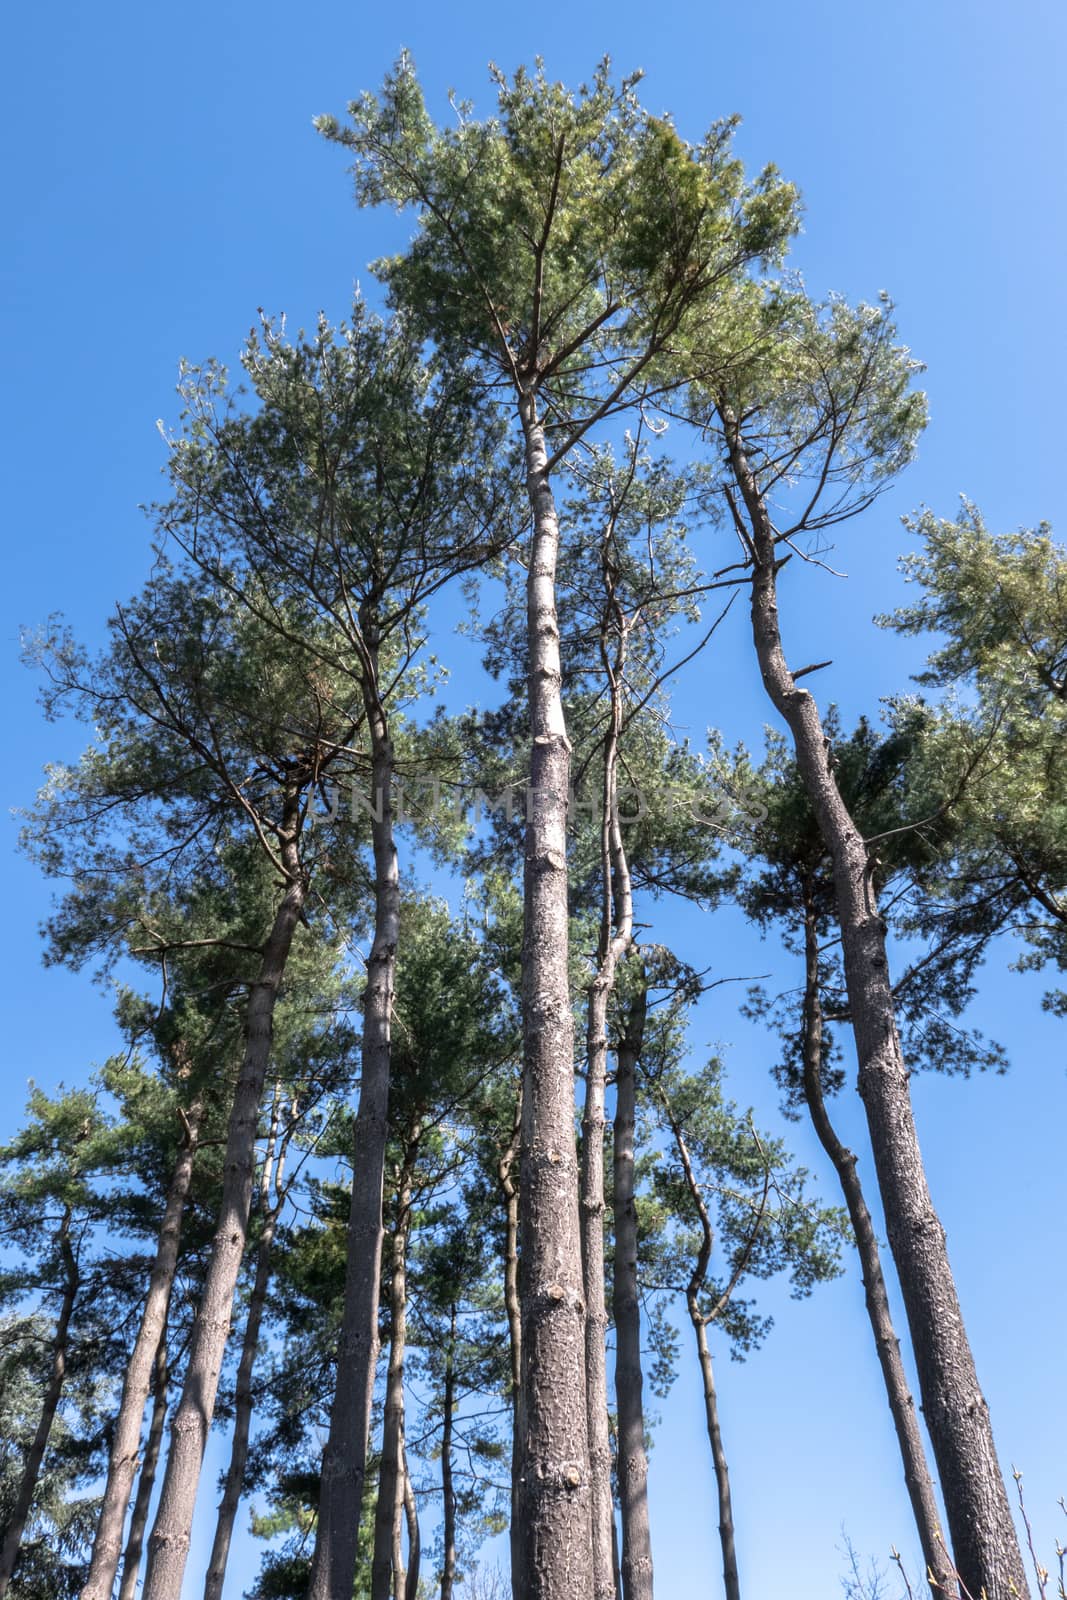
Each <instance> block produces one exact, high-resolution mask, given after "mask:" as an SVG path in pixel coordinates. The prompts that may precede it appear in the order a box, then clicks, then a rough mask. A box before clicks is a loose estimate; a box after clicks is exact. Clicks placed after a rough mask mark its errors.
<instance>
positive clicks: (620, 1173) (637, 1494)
mask: <svg viewBox="0 0 1067 1600" xmlns="http://www.w3.org/2000/svg"><path fill="white" fill-rule="evenodd" d="M646 1005H647V1001H646V994H645V987H644V984H643V983H642V984H641V986H640V988H639V989H638V992H637V994H636V995H635V996H634V999H633V1001H632V1003H631V1007H630V1015H629V1018H628V1023H627V1028H626V1032H625V1033H624V1034H623V1036H622V1038H621V1039H620V1040H619V1045H618V1050H617V1052H616V1072H615V1141H614V1152H615V1165H614V1190H615V1277H614V1283H613V1285H612V1289H613V1295H612V1309H613V1311H614V1316H615V1405H616V1410H617V1412H618V1418H619V1446H618V1457H617V1461H616V1468H615V1470H616V1474H617V1477H618V1483H619V1504H620V1507H621V1511H622V1561H621V1576H622V1590H623V1595H624V1596H625V1600H652V1535H651V1529H650V1527H649V1521H648V1457H647V1456H646V1454H645V1413H644V1399H643V1387H644V1378H643V1374H642V1371H641V1302H640V1298H639V1295H638V1288H637V1207H636V1203H635V1183H634V1132H635V1125H636V1121H637V1082H636V1080H637V1061H638V1058H639V1056H640V1054H641V1047H642V1044H643V1041H644V1030H645V1015H646Z"/></svg>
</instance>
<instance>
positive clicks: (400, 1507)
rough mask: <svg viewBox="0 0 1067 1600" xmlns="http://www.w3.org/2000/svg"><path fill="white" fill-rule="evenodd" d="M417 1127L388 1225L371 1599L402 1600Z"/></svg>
mask: <svg viewBox="0 0 1067 1600" xmlns="http://www.w3.org/2000/svg"><path fill="white" fill-rule="evenodd" d="M418 1143H419V1130H418V1129H417V1128H416V1129H415V1130H414V1132H413V1134H412V1137H411V1139H410V1140H409V1142H408V1145H407V1148H406V1150H405V1152H404V1162H403V1165H402V1167H401V1169H400V1172H399V1174H398V1176H397V1194H396V1226H395V1228H394V1229H393V1240H392V1246H393V1248H392V1262H391V1269H392V1270H391V1274H390V1285H389V1302H390V1320H391V1329H390V1336H389V1367H388V1372H387V1375H386V1380H385V1415H384V1418H383V1423H382V1461H381V1466H380V1468H379V1470H378V1504H377V1507H376V1509H375V1515H374V1554H373V1558H372V1561H371V1600H389V1597H390V1595H391V1594H392V1595H394V1596H395V1597H396V1600H403V1593H404V1567H403V1562H402V1561H401V1560H398V1553H399V1550H398V1547H399V1544H400V1529H401V1524H402V1520H403V1513H404V1472H403V1462H404V1358H405V1354H406V1350H407V1248H408V1229H409V1226H410V1222H411V1177H412V1171H413V1168H414V1164H415V1158H416V1154H417V1151H418Z"/></svg>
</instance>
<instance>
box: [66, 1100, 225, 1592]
mask: <svg viewBox="0 0 1067 1600" xmlns="http://www.w3.org/2000/svg"><path fill="white" fill-rule="evenodd" d="M203 1110H204V1100H203V1096H202V1095H201V1094H198V1095H196V1097H195V1098H194V1099H193V1101H192V1104H191V1105H190V1106H189V1109H188V1111H186V1112H182V1113H180V1115H181V1118H182V1142H181V1145H180V1147H179V1151H178V1159H177V1161H176V1162H175V1165H174V1171H173V1173H172V1175H171V1180H170V1187H169V1189H168V1190H167V1198H166V1202H165V1204H164V1207H163V1221H162V1223H161V1224H160V1229H159V1238H158V1242H157V1244H156V1257H155V1260H154V1262H153V1263H152V1272H151V1275H150V1277H149V1280H148V1295H147V1297H146V1299H145V1303H144V1310H143V1311H142V1313H141V1325H140V1327H139V1328H138V1330H137V1338H136V1339H135V1340H134V1345H133V1350H132V1352H131V1353H130V1360H129V1364H128V1366H127V1368H126V1376H125V1379H124V1380H123V1385H122V1400H121V1402H120V1404H119V1411H118V1416H117V1417H116V1418H115V1428H114V1433H113V1435H112V1440H111V1454H110V1457H109V1460H108V1468H107V1483H106V1484H105V1486H104V1498H103V1500H102V1502H101V1505H100V1515H99V1519H98V1521H97V1524H96V1536H95V1538H94V1540H93V1553H92V1559H91V1560H90V1563H89V1572H88V1576H87V1577H86V1580H85V1584H84V1586H83V1588H82V1591H81V1600H111V1591H112V1589H113V1588H114V1584H115V1574H116V1572H117V1571H118V1564H119V1557H120V1556H121V1554H122V1530H123V1526H124V1525H125V1522H126V1508H127V1506H128V1505H129V1501H130V1490H131V1488H132V1487H133V1480H134V1476H135V1474H136V1472H137V1458H138V1455H139V1453H140V1448H141V1425H142V1423H143V1421H144V1412H145V1405H146V1404H147V1401H148V1392H149V1389H150V1388H151V1385H152V1372H153V1368H157V1376H158V1367H157V1362H158V1353H159V1350H160V1348H161V1345H163V1344H164V1342H165V1339H166V1327H167V1313H168V1310H169V1308H170V1296H171V1289H172V1287H173V1284H174V1273H175V1271H176V1269H177V1265H178V1247H179V1244H180V1242H181V1231H182V1217H183V1216H184V1214H185V1202H186V1199H187V1197H188V1194H189V1185H190V1183H191V1182H192V1176H193V1163H194V1161H195V1159H196V1146H197V1140H198V1138H199V1134H200V1118H201V1116H202V1115H203Z"/></svg>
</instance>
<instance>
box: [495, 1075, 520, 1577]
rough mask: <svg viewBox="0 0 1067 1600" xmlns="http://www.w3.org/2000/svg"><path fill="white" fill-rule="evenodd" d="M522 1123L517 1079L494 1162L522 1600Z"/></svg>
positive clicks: (513, 1539) (515, 1556)
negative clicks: (505, 1134) (500, 1208)
mask: <svg viewBox="0 0 1067 1600" xmlns="http://www.w3.org/2000/svg"><path fill="white" fill-rule="evenodd" d="M521 1123H522V1083H521V1081H520V1083H519V1087H518V1093H517V1094H516V1097H515V1125H514V1128H513V1129H512V1134H511V1138H510V1140H509V1141H508V1144H507V1147H506V1149H505V1150H504V1151H503V1152H502V1154H501V1157H500V1160H499V1162H498V1164H497V1179H498V1181H499V1184H500V1190H501V1193H502V1194H503V1196H504V1310H505V1313H506V1315H507V1319H508V1350H509V1354H510V1357H511V1517H510V1519H509V1523H508V1536H509V1540H510V1545H511V1594H512V1600H525V1587H524V1585H523V1582H522V1552H521V1541H520V1539H519V1513H518V1500H519V1479H520V1477H521V1475H522V1454H521V1441H522V1434H523V1428H522V1311H521V1303H520V1296H519V1186H518V1184H517V1183H516V1181H515V1161H516V1158H517V1157H518V1154H519V1140H520V1136H521V1134H520V1130H521Z"/></svg>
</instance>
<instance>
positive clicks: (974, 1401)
mask: <svg viewBox="0 0 1067 1600" xmlns="http://www.w3.org/2000/svg"><path fill="white" fill-rule="evenodd" d="M723 421H724V428H725V433H726V440H727V446H728V449H729V452H730V460H731V465H732V469H733V473H734V477H735V479H736V482H737V485H738V488H739V489H740V492H741V495H742V498H743V500H744V506H745V510H746V512H747V514H748V523H749V529H750V533H749V535H747V537H750V543H751V548H752V553H753V558H754V569H753V578H752V631H753V638H754V640H755V646H756V654H757V657H758V660H759V666H760V672H761V675H762V677H763V683H764V686H765V688H766V690H767V694H768V696H769V697H770V699H771V701H772V703H773V704H774V706H775V707H776V709H777V710H778V712H779V713H780V715H781V716H782V717H783V719H784V720H785V722H786V724H787V726H788V728H789V731H790V733H791V734H792V737H793V743H794V747H795V750H796V756H797V766H798V768H799V770H800V773H801V776H802V778H803V781H804V785H805V788H806V790H807V793H808V797H809V799H810V801H811V804H812V808H813V810H814V812H815V816H816V819H817V821H818V825H819V829H820V832H821V834H822V837H823V840H824V841H825V843H826V846H827V849H828V850H829V851H830V854H831V856H832V858H833V864H834V887H835V893H836V901H837V917H838V922H839V924H840V928H841V944H842V953H843V957H844V966H845V980H846V985H847V989H848V1000H849V1012H850V1016H851V1019H852V1029H853V1033H854V1035H855V1039H856V1053H857V1055H858V1057H859V1089H860V1095H861V1096H862V1099H863V1104H864V1108H865V1110H866V1113H867V1124H868V1127H869V1129H870V1135H871V1146H872V1150H873V1153H874V1161H875V1168H876V1171H877V1174H878V1186H879V1190H880V1192H881V1196H882V1207H883V1210H884V1213H885V1220H886V1229H887V1232H888V1235H889V1244H890V1248H891V1249H892V1252H893V1259H894V1261H895V1263H896V1268H897V1275H898V1277H899V1279H900V1287H901V1293H902V1295H903V1298H904V1305H905V1308H906V1310H907V1315H908V1324H909V1327H910V1330H911V1339H912V1346H913V1349H914V1351H915V1359H916V1365H917V1368H918V1373H919V1388H920V1392H921V1395H922V1404H923V1411H924V1414H925V1417H926V1424H927V1428H928V1429H929V1433H930V1440H931V1443H932V1445H933V1450H934V1457H935V1459H936V1462H937V1468H938V1473H939V1476H940V1479H941V1491H942V1494H943V1496H944V1501H945V1509H946V1513H947V1517H948V1525H949V1531H950V1534H951V1539H952V1549H953V1554H954V1556H955V1562H956V1567H957V1569H958V1571H959V1574H960V1576H961V1578H962V1580H963V1582H964V1584H965V1585H966V1587H967V1588H968V1589H969V1590H970V1591H971V1592H972V1594H974V1595H976V1596H977V1595H981V1593H982V1591H983V1589H984V1590H985V1592H986V1595H987V1596H988V1600H1009V1597H1011V1596H1012V1595H1018V1596H1026V1595H1028V1594H1029V1586H1028V1584H1027V1580H1026V1573H1025V1569H1024V1566H1023V1561H1022V1555H1021V1552H1020V1548H1019V1541H1018V1538H1017V1535H1016V1532H1015V1527H1014V1524H1013V1521H1012V1515H1011V1508H1010V1506H1009V1504H1008V1496H1007V1492H1006V1489H1005V1486H1004V1479H1003V1476H1002V1474H1001V1471H1000V1464H999V1462H998V1460H997V1453H996V1446H995V1444H994V1442H993V1430H992V1427H991V1426H990V1420H989V1410H988V1407H987V1405H986V1402H985V1400H984V1398H983V1396H982V1392H981V1389H980V1387H979V1384H978V1374H977V1372H976V1370H975V1364H974V1357H973V1355H972V1353H971V1347H970V1344H969V1342H968V1339H967V1333H966V1329H965V1328H964V1324H963V1316H962V1313H961V1311H960V1304H959V1297H958V1295H957V1293H956V1284H955V1280H954V1278H953V1275H952V1268H951V1266H950V1264H949V1259H948V1251H947V1249H946V1245H945V1232H944V1229H943V1227H942V1226H941V1222H940V1219H939V1218H938V1215H937V1212H936V1211H935V1210H934V1206H933V1202H932V1200H931V1198H930V1191H929V1188H928V1187H927V1182H926V1172H925V1169H924V1167H923V1161H922V1154H921V1151H920V1149H919V1139H918V1134H917V1132H916V1128H915V1119H914V1115H913V1112H912V1105H911V1092H910V1089H909V1085H908V1069H907V1066H906V1064H905V1061H904V1055H903V1051H902V1049H901V1044H900V1036H899V1034H898V1032H897V1026H896V1013H895V1007H894V1003H893V994H892V989H891V986H890V980H889V961H888V957H887V953H886V926H885V923H884V921H883V919H882V918H881V916H880V915H879V912H878V906H877V903H876V896H875V890H874V882H873V878H874V870H875V865H876V863H875V862H874V861H873V860H872V859H871V857H870V856H869V853H868V850H867V846H866V844H865V843H864V840H863V837H862V835H861V834H860V832H859V830H858V828H857V827H856V825H855V823H854V822H853V820H852V817H851V816H850V814H849V811H848V808H847V807H846V805H845V803H844V801H843V800H842V798H841V793H840V791H839V789H838V787H837V782H836V780H835V778H834V773H833V765H832V756H831V752H830V750H829V746H828V741H827V739H826V737H825V734H824V732H823V726H822V720H821V718H820V716H819V712H818V708H817V706H816V704H815V701H814V699H813V698H812V696H811V695H810V694H809V693H808V691H807V690H806V689H803V688H799V687H798V686H797V683H796V680H795V679H794V677H793V674H792V673H791V671H790V669H789V667H788V665H787V663H786V658H785V654H784V651H783V648H782V640H781V634H780V631H779V624H778V599H777V567H776V561H777V549H776V543H775V534H774V529H773V527H772V525H771V520H770V516H769V514H768V511H767V508H766V506H765V504H764V502H763V500H762V497H761V495H760V491H759V487H758V485H757V483H756V480H755V478H754V476H753V473H752V470H751V468H750V465H749V462H748V459H747V457H746V456H745V453H744V449H743V447H742V444H741V440H740V430H739V428H738V425H737V422H736V420H735V419H734V418H733V417H732V416H731V415H730V414H728V413H727V414H726V415H725V416H724V418H723Z"/></svg>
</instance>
